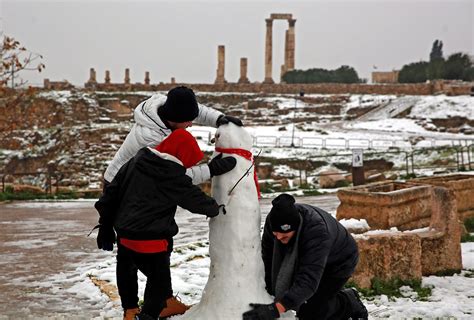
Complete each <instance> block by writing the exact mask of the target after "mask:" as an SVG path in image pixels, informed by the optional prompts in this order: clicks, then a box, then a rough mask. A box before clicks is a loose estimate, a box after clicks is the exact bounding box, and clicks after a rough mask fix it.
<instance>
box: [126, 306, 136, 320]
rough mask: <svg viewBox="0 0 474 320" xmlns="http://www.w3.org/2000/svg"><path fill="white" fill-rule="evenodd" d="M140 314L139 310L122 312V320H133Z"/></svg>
mask: <svg viewBox="0 0 474 320" xmlns="http://www.w3.org/2000/svg"><path fill="white" fill-rule="evenodd" d="M139 313H140V308H138V307H137V308H133V309H125V310H123V320H135V316H136V315H137V314H139Z"/></svg>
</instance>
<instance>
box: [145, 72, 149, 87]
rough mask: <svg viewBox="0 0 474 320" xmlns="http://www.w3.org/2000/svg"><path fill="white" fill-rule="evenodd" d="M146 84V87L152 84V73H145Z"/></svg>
mask: <svg viewBox="0 0 474 320" xmlns="http://www.w3.org/2000/svg"><path fill="white" fill-rule="evenodd" d="M145 84H146V85H149V84H150V72H149V71H146V72H145Z"/></svg>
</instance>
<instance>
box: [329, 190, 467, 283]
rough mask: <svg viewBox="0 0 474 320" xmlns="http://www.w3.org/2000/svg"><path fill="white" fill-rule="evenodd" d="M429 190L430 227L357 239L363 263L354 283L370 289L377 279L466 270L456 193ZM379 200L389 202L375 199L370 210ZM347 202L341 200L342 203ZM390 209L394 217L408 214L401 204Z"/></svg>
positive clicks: (419, 277) (369, 206)
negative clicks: (463, 260) (463, 263)
mask: <svg viewBox="0 0 474 320" xmlns="http://www.w3.org/2000/svg"><path fill="white" fill-rule="evenodd" d="M375 185H376V187H375V188H372V189H378V190H379V191H382V189H390V188H393V186H390V185H389V186H387V184H386V183H384V184H380V183H378V184H375ZM417 187H418V186H417ZM422 187H423V186H422ZM425 187H428V188H427V189H425V190H428V191H429V193H430V197H429V198H430V199H431V202H430V210H429V212H430V217H429V228H423V229H417V230H408V231H405V232H393V231H388V230H387V231H380V232H377V233H375V234H371V233H370V232H369V233H367V232H366V233H363V234H360V235H355V236H354V237H355V239H356V241H357V244H358V247H359V252H360V261H359V264H358V265H357V268H356V270H355V272H354V274H353V276H352V280H353V281H354V282H356V283H357V284H358V285H359V286H361V287H364V288H368V287H370V285H371V281H372V280H373V279H374V278H378V279H381V280H384V281H389V280H391V279H394V278H399V279H421V277H422V276H427V275H434V274H438V273H445V272H459V271H460V270H461V269H462V261H461V244H460V240H461V225H460V223H459V216H458V211H457V207H456V199H455V196H454V192H453V191H451V190H448V189H446V188H443V187H433V186H425ZM353 189H355V188H353ZM368 189H371V188H370V187H369V188H368ZM406 189H407V191H408V190H411V191H413V190H415V189H411V188H410V187H408V188H406ZM385 192H387V193H390V192H397V191H385ZM374 193H375V192H372V193H371V194H372V195H373V194H374ZM379 193H384V192H379ZM414 193H415V194H416V193H418V195H419V196H420V202H425V201H426V199H425V196H424V195H423V194H420V193H419V191H414ZM367 199H368V198H366V200H367ZM377 199H378V200H381V201H382V202H383V201H385V200H386V199H384V198H377V197H375V198H374V199H372V201H371V202H368V203H366V206H367V209H369V208H371V207H373V206H374V203H376V202H377ZM347 200H348V199H341V204H342V203H343V202H344V201H347ZM346 205H347V203H346ZM390 210H392V212H393V215H397V214H401V215H402V216H403V215H404V214H405V213H406V212H405V211H404V210H403V208H401V207H400V206H399V205H398V206H397V205H395V206H392V207H390ZM354 211H356V210H354ZM338 213H339V208H338ZM414 213H415V212H412V214H414ZM421 219H422V220H423V218H421Z"/></svg>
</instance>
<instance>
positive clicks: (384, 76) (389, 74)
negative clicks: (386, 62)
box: [372, 70, 400, 83]
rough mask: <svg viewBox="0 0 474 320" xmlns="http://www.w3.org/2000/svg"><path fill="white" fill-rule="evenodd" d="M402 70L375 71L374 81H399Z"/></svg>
mask: <svg viewBox="0 0 474 320" xmlns="http://www.w3.org/2000/svg"><path fill="white" fill-rule="evenodd" d="M399 73H400V71H395V70H394V71H375V72H372V82H373V83H398V75H399Z"/></svg>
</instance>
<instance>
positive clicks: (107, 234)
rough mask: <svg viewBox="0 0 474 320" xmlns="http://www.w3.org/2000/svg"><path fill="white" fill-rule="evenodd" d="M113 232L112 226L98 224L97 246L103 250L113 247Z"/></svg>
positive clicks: (109, 249)
mask: <svg viewBox="0 0 474 320" xmlns="http://www.w3.org/2000/svg"><path fill="white" fill-rule="evenodd" d="M115 242H116V239H115V232H114V228H113V227H112V226H106V225H103V224H101V225H99V233H98V234H97V247H98V248H99V249H102V250H105V251H112V250H113V249H114V243H115Z"/></svg>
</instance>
